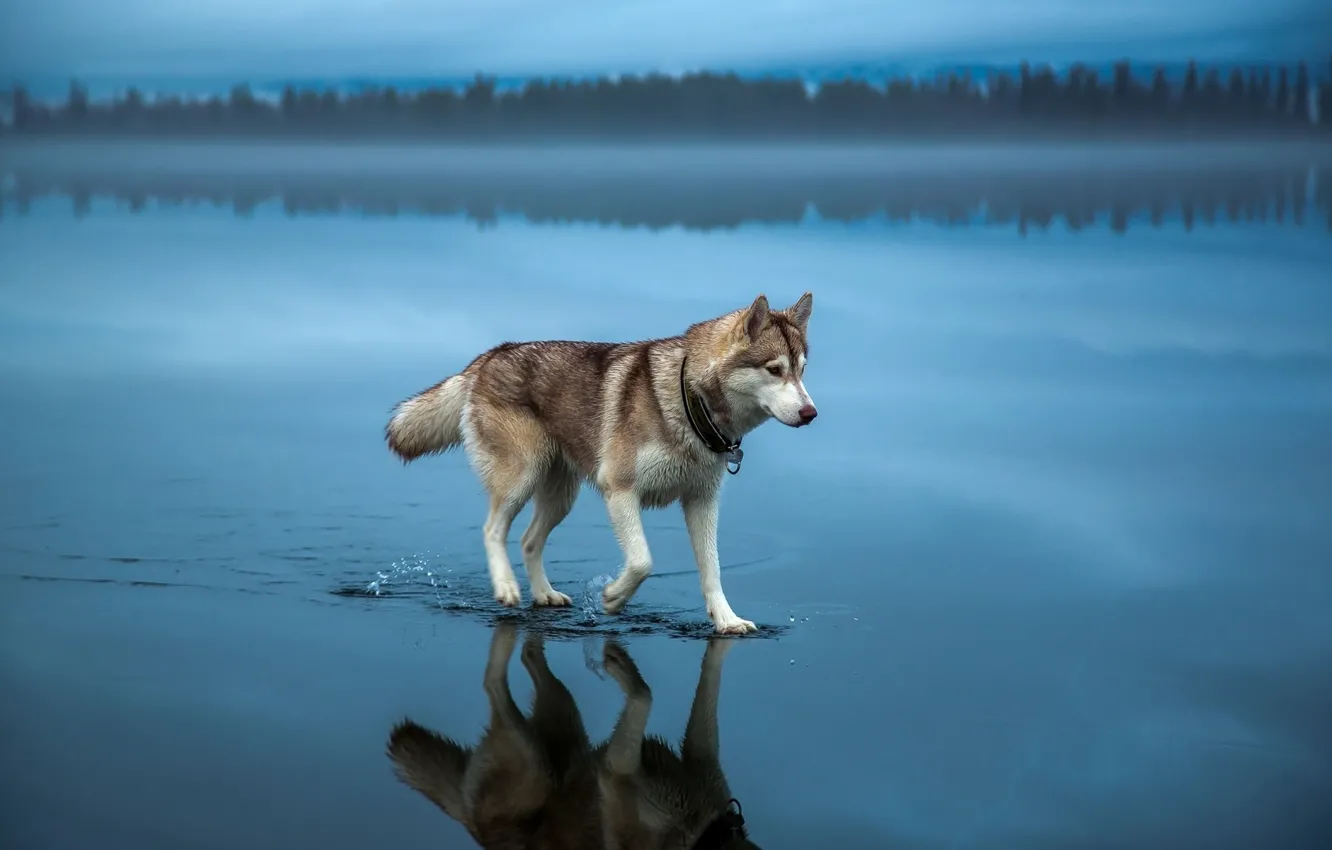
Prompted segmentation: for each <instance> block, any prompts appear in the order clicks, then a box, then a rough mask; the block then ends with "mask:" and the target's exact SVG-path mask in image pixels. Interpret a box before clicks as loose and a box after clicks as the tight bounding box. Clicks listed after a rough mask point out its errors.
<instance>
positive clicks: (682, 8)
mask: <svg viewBox="0 0 1332 850" xmlns="http://www.w3.org/2000/svg"><path fill="white" fill-rule="evenodd" d="M0 16H2V17H0V57H3V58H0V73H4V74H6V75H8V76H9V77H11V78H18V79H23V78H26V77H29V76H52V75H55V76H60V77H65V76H71V75H73V76H82V77H89V76H93V77H95V76H99V75H112V76H122V77H123V76H134V75H141V76H154V77H157V76H162V75H173V74H179V75H203V74H231V75H236V74H241V75H243V76H246V77H247V78H253V77H255V76H273V75H287V76H293V77H296V76H318V75H338V76H348V75H368V76H373V75H403V74H471V73H473V72H475V71H478V70H481V71H485V72H487V73H495V74H500V75H505V74H510V75H512V74H522V75H527V74H566V73H567V74H582V73H604V72H638V71H647V70H661V71H667V72H680V71H686V70H692V69H697V68H701V67H707V68H734V69H738V70H746V69H759V70H765V69H780V68H786V67H799V66H801V65H805V64H810V63H823V64H827V63H838V62H866V61H879V62H894V61H907V62H910V61H935V62H941V63H949V62H991V61H992V62H1010V61H1015V60H1017V59H1022V58H1029V59H1038V60H1045V61H1053V62H1056V63H1058V62H1067V61H1072V60H1088V61H1108V60H1112V59H1115V58H1118V57H1120V56H1123V55H1130V56H1141V57H1143V58H1144V59H1146V58H1151V59H1169V58H1181V57H1182V56H1192V57H1195V58H1199V59H1204V60H1206V59H1235V58H1239V59H1243V58H1262V59H1270V58H1276V59H1290V58H1296V57H1298V56H1304V57H1307V58H1309V59H1311V60H1314V61H1315V62H1317V63H1318V64H1319V66H1320V67H1322V66H1325V63H1326V57H1327V55H1328V52H1329V50H1328V40H1327V39H1326V38H1325V37H1323V38H1321V39H1320V38H1319V37H1318V35H1317V34H1319V33H1322V34H1325V33H1328V32H1332V4H1327V3H1323V2H1318V0H1173V2H1165V0H1116V2H1102V3H1090V2H1087V0H1012V1H1011V2H1000V0H912V1H911V2H906V0H725V2H724V1H723V0H670V2H664V0H563V2H560V0H41V2H31V3H26V2H23V0H0ZM1324 25H1326V26H1324Z"/></svg>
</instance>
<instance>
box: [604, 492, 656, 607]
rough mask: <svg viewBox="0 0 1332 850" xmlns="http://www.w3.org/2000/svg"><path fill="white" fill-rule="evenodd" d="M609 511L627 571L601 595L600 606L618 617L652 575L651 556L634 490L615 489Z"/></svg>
mask: <svg viewBox="0 0 1332 850" xmlns="http://www.w3.org/2000/svg"><path fill="white" fill-rule="evenodd" d="M606 511H607V513H609V514H610V522H611V528H613V529H614V530H615V537H616V539H617V540H619V541H620V550H621V551H622V552H623V553H624V569H623V570H621V571H620V575H619V577H618V578H616V579H615V581H613V582H611V583H610V584H608V585H606V589H605V590H604V591H602V593H601V607H602V609H604V610H605V612H606V613H607V614H618V613H620V611H621V610H623V608H624V606H625V604H626V603H628V602H629V600H630V599H631V598H633V595H634V594H635V593H637V592H638V587H639V585H641V584H642V583H643V582H644V581H646V580H647V577H648V576H649V575H650V574H651V573H652V553H651V552H650V551H648V544H647V535H646V534H644V533H643V509H642V505H641V504H640V503H639V500H638V494H637V493H635V492H634V491H633V490H613V491H611V492H610V493H608V494H607V495H606Z"/></svg>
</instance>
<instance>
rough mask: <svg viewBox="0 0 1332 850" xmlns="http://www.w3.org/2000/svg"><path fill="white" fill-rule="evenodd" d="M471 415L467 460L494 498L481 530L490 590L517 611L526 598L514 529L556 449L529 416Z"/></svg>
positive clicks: (499, 411)
mask: <svg viewBox="0 0 1332 850" xmlns="http://www.w3.org/2000/svg"><path fill="white" fill-rule="evenodd" d="M469 414H470V415H469V416H468V417H467V421H466V422H465V431H468V432H470V433H467V435H466V436H467V449H468V454H469V455H470V456H471V458H472V464H473V466H474V467H475V468H476V470H477V473H478V474H479V476H480V478H481V480H482V481H483V482H484V483H485V485H486V489H487V490H488V491H489V492H490V514H489V515H488V516H487V517H486V524H485V526H484V528H483V529H482V536H483V539H484V541H485V547H486V565H487V566H488V567H489V569H490V585H491V588H492V590H493V591H494V593H495V601H497V602H499V604H501V605H503V606H505V607H508V608H514V607H517V606H518V605H519V604H520V603H521V602H522V601H523V593H522V590H521V589H519V587H518V578H517V576H515V575H514V574H513V564H512V563H510V561H509V552H508V545H509V529H510V528H511V527H512V526H513V518H514V517H516V516H517V515H518V512H519V511H521V510H522V509H523V506H524V505H526V504H527V502H528V500H529V499H531V498H532V492H533V490H535V489H536V486H537V483H538V482H539V481H540V480H541V477H542V475H543V473H544V472H545V470H546V468H547V467H548V466H549V464H550V461H551V446H550V442H549V440H548V439H547V438H546V434H545V432H544V431H543V430H542V428H541V425H540V423H538V422H537V421H536V420H535V419H534V418H532V416H531V415H530V414H526V413H524V412H521V411H514V410H511V409H508V408H500V407H489V408H481V409H478V410H476V411H475V413H471V411H469Z"/></svg>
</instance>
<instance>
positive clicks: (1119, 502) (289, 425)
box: [0, 145, 1332, 848]
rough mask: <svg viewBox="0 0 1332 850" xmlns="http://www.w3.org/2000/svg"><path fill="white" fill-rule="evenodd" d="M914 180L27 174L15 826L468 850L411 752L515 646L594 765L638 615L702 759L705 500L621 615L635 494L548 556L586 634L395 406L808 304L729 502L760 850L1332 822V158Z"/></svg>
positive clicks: (664, 525) (10, 532)
mask: <svg viewBox="0 0 1332 850" xmlns="http://www.w3.org/2000/svg"><path fill="white" fill-rule="evenodd" d="M890 154H891V155H889V154H884V153H883V152H879V153H876V152H875V151H874V150H872V149H864V150H859V151H853V152H850V153H848V152H845V151H844V152H842V155H836V156H834V155H832V154H830V153H829V152H828V151H800V150H784V151H777V152H776V153H774V152H772V151H768V152H765V153H763V154H762V155H754V156H746V155H744V154H743V152H741V153H737V152H735V151H731V152H716V151H708V150H689V151H686V152H684V153H679V152H676V153H673V154H671V153H667V154H662V153H661V152H652V151H647V152H644V151H641V150H639V151H637V152H635V151H628V152H625V151H619V152H599V153H595V154H588V153H587V152H580V151H576V150H575V151H547V152H536V153H533V152H525V153H522V154H521V155H520V154H518V153H514V152H511V151H510V152H507V153H506V152H503V151H501V152H500V153H491V154H484V155H483V154H478V153H476V152H465V151H464V152H457V151H453V152H449V151H445V152H440V151H431V150H428V149H361V150H347V149H339V148H324V149H319V150H312V149H300V148H291V147H278V148H248V149H245V150H235V149H223V148H216V147H189V146H185V147H176V148H163V149H154V150H152V151H145V150H144V149H142V148H135V147H133V146H124V145H121V146H116V147H108V148H106V149H103V150H102V151H99V152H98V154H97V155H96V156H89V155H88V153H87V152H86V150H84V151H80V150H78V149H71V148H61V147H58V146H53V147H50V148H44V149H41V150H36V151H34V150H31V149H16V148H0V171H4V205H3V219H0V256H3V257H4V258H5V259H4V261H3V266H2V268H3V286H0V416H3V421H4V423H5V429H4V433H5V435H6V439H5V440H4V441H3V443H2V444H0V475H3V481H4V487H3V494H2V495H0V499H3V507H4V513H3V516H4V524H3V531H2V532H0V544H2V546H3V552H4V558H3V566H2V567H0V573H2V575H0V582H2V583H0V599H3V602H2V603H0V605H2V606H3V607H2V609H0V610H2V611H3V618H2V619H0V625H2V628H3V637H4V640H3V643H0V675H3V683H2V684H3V688H4V692H5V694H6V699H5V700H4V702H3V704H2V706H0V724H2V728H4V729H5V731H6V741H5V745H4V747H3V752H4V754H5V755H4V771H3V776H2V777H0V781H2V782H3V788H0V793H2V794H3V796H4V799H5V800H6V801H7V805H6V810H7V814H6V817H5V827H4V830H5V835H6V839H7V840H6V841H5V844H6V846H9V847H22V848H37V847H51V848H68V847H80V846H100V847H119V846H135V847H173V848H174V847H185V846H189V847H218V848H224V847H226V848H230V847H237V846H245V847H256V848H258V847H275V848H276V847H290V846H321V847H326V848H342V847H346V848H351V847H365V846H392V847H397V848H413V847H422V848H425V847H432V848H437V847H454V846H457V847H462V846H470V844H469V839H468V838H467V835H466V832H465V831H464V830H463V829H462V827H460V826H459V825H458V824H457V823H455V822H454V821H453V820H452V819H450V818H449V817H448V816H446V815H445V814H444V813H443V812H442V811H440V810H439V809H438V808H436V807H435V806H433V805H431V804H430V803H429V802H428V801H427V800H426V799H424V798H423V797H422V796H421V795H419V794H417V793H416V792H414V791H412V790H411V789H409V788H408V787H406V786H405V785H403V784H402V783H400V782H398V781H397V780H396V779H395V778H394V775H393V772H392V765H391V763H390V761H389V759H388V757H386V755H385V748H386V742H387V741H388V738H389V735H390V732H391V730H392V729H393V728H394V724H395V723H397V722H398V721H400V720H402V719H403V718H404V717H410V718H411V719H412V720H413V721H415V722H417V723H420V724H421V725H422V726H424V727H426V728H428V729H433V730H437V731H438V732H440V733H441V734H443V735H447V736H450V737H452V738H454V739H456V740H458V741H460V742H462V743H464V744H469V745H470V744H474V743H475V742H476V740H477V739H478V738H479V736H480V735H481V732H482V729H483V727H484V725H485V722H486V720H487V718H488V716H489V713H488V709H487V701H486V694H485V692H484V691H483V689H482V679H483V671H484V669H485V667H486V664H487V659H488V657H489V655H490V653H491V650H492V641H494V640H497V639H499V638H502V637H503V636H504V634H505V633H506V632H505V630H508V629H510V628H513V627H516V628H517V629H518V631H519V633H520V637H519V638H518V640H519V641H521V640H524V639H525V638H523V637H521V635H526V634H538V635H543V636H545V646H544V655H545V657H546V658H547V659H548V660H549V664H550V668H551V670H552V671H553V672H554V674H555V675H556V676H558V677H559V678H560V679H561V680H562V681H563V682H564V684H565V685H566V686H567V687H568V689H569V691H570V693H571V694H572V696H573V698H574V699H575V701H576V702H577V704H578V706H579V709H580V710H581V712H582V717H583V720H584V722H585V723H586V726H587V731H588V733H589V735H591V737H592V738H593V739H594V740H600V739H601V738H604V737H605V736H606V735H608V734H609V733H610V730H611V727H612V725H613V724H614V722H615V719H616V717H617V715H618V713H619V712H620V709H621V707H622V706H623V704H624V697H623V696H622V695H621V692H620V689H619V686H617V684H616V681H613V676H611V675H609V674H610V673H611V672H612V671H614V670H623V661H622V659H620V658H619V656H615V655H614V652H613V651H612V652H610V653H609V654H608V653H607V650H605V646H606V645H607V642H612V643H611V644H610V645H611V646H620V647H623V648H624V650H625V651H626V652H627V654H628V656H630V657H631V658H632V661H633V663H634V664H636V665H637V668H638V669H639V670H640V671H641V674H642V677H643V679H644V680H645V681H646V683H647V684H648V685H650V687H651V689H652V693H653V695H654V697H655V702H654V704H653V707H652V711H651V714H650V716H649V719H648V727H647V728H648V731H649V732H652V733H656V734H661V735H664V736H666V737H667V738H668V739H670V740H678V739H679V737H680V735H681V734H682V733H683V731H684V729H685V725H686V718H687V717H688V715H689V711H690V704H691V700H692V699H693V695H694V689H695V685H696V684H697V682H698V681H699V675H700V664H701V663H702V661H703V658H704V652H705V646H706V645H707V644H706V641H705V640H704V639H703V638H705V637H706V635H707V630H708V625H707V622H706V618H705V615H704V613H703V611H702V604H701V598H700V595H699V591H698V581H697V573H696V571H695V570H694V567H693V563H692V556H691V554H690V550H689V545H688V539H687V536H686V535H685V532H684V528H683V522H682V520H681V519H680V517H679V513H678V511H677V510H674V509H672V510H667V511H662V512H653V513H650V514H648V515H647V517H646V519H645V522H646V525H647V533H648V537H649V541H650V543H651V545H652V547H653V553H654V555H655V558H656V563H657V571H656V574H655V575H654V577H653V578H652V579H650V580H649V581H648V582H647V583H646V584H645V585H644V587H643V589H642V591H641V592H640V594H639V595H638V597H636V599H635V601H634V602H633V603H632V604H631V605H630V607H629V608H628V609H627V610H626V612H625V614H624V615H623V616H621V617H606V616H605V615H603V614H599V613H597V612H596V611H595V610H591V609H592V606H590V605H589V604H588V599H589V598H594V597H595V593H596V591H597V588H598V587H599V584H598V583H599V582H600V583H604V581H605V577H606V576H607V575H608V574H610V573H613V572H614V571H615V570H617V569H618V567H619V564H620V558H619V552H618V549H617V547H616V545H615V542H614V539H613V537H612V535H611V532H610V529H609V527H608V524H607V521H606V519H605V515H604V509H603V508H602V506H601V504H600V501H599V499H598V498H597V497H596V496H595V495H594V494H591V493H584V494H583V495H582V496H581V497H580V499H579V502H578V504H577V505H576V507H575V509H574V512H573V514H572V515H571V516H570V517H569V519H568V520H566V521H565V523H564V524H563V525H561V526H560V527H559V528H558V529H557V530H556V531H555V533H554V534H553V535H552V537H551V541H550V544H549V546H548V548H547V551H546V557H547V569H548V571H549V573H550V575H551V578H552V580H553V582H554V584H555V586H556V588H558V589H561V590H563V591H565V592H566V593H569V595H570V596H572V597H573V598H574V599H575V606H574V608H573V609H572V610H567V611H560V612H552V611H543V612H536V613H533V612H518V613H511V612H510V613H502V612H500V611H499V610H498V609H497V608H496V606H495V605H494V604H493V603H492V602H491V601H490V599H489V590H488V585H487V582H486V578H485V566H484V558H483V555H482V551H481V540H480V525H481V522H482V521H483V519H484V513H485V504H484V498H483V496H482V494H481V491H480V487H479V485H478V484H477V482H476V480H475V478H474V477H473V476H472V474H471V472H470V471H469V470H468V468H467V465H466V462H465V460H464V459H463V458H462V457H460V456H457V455H452V456H447V457H442V458H434V459H429V460H426V461H422V462H419V463H417V464H413V465H412V466H410V467H407V468H403V467H402V466H401V465H400V464H399V463H397V462H396V461H395V460H393V459H392V458H391V457H390V456H389V454H388V452H387V450H386V449H385V448H384V446H383V443H382V428H383V425H384V422H385V419H386V417H387V413H388V410H389V408H390V407H391V406H392V405H393V404H394V403H395V402H396V401H398V400H399V399H400V398H402V397H405V396H407V395H409V394H411V393H413V392H415V391H417V390H419V389H421V388H423V387H425V386H428V385H429V384H431V383H433V382H435V381H436V380H438V379H439V378H440V377H443V376H444V375H446V374H449V373H451V372H453V371H455V370H456V369H457V368H458V367H459V366H460V365H461V364H462V363H464V362H465V361H466V360H467V359H469V358H470V357H471V356H473V355H474V354H476V353H477V352H479V351H481V350H483V349H484V348H486V347H488V346H490V345H492V344H494V343H496V342H499V341H501V340H504V339H529V338H541V337H572V338H587V339H633V338H639V337H650V336H658V335H663V334H670V333H674V332H677V331H678V330H681V329H683V328H684V327H685V326H686V325H687V324H688V323H690V322H692V321H695V320H697V319H700V318H705V317H708V316H712V315H716V314H718V313H721V312H723V311H725V310H729V309H732V308H734V307H736V306H740V305H742V304H744V303H747V302H748V301H749V300H751V299H752V298H753V297H754V295H756V294H757V293H758V292H759V291H763V292H766V293H767V294H768V296H769V297H770V298H771V299H772V300H773V301H774V302H775V303H777V304H780V305H784V304H785V303H788V302H790V301H794V300H795V298H796V297H797V296H798V295H799V294H800V293H801V292H802V291H804V290H805V289H806V288H808V289H811V290H813V291H814V293H815V306H814V316H813V319H812V321H811V355H810V366H809V371H808V373H807V379H806V383H807V385H808V386H809V389H810V391H811V392H812V394H813V396H814V398H815V399H816V401H817V402H818V404H819V409H820V416H819V419H818V421H817V422H816V423H815V424H814V425H813V426H811V427H810V428H807V429H802V430H800V431H798V432H796V431H791V430H788V429H783V428H781V427H780V426H777V425H775V424H773V425H768V426H765V427H764V428H762V429H760V430H759V431H757V432H755V433H754V434H753V435H751V436H750V437H749V438H747V439H746V442H745V450H746V462H745V467H744V470H743V472H742V473H741V474H740V475H737V476H735V477H733V478H728V480H727V482H726V485H725V495H724V501H723V508H722V526H721V556H722V562H723V565H724V569H723V582H724V585H725V588H726V591H727V595H728V597H729V598H730V600H731V602H732V605H733V606H734V608H735V609H736V612H737V613H738V614H740V615H741V616H743V617H747V618H749V619H752V620H755V621H756V622H758V623H759V624H760V625H761V626H762V627H763V635H762V636H761V637H760V638H759V639H747V640H743V641H739V642H737V644H736V645H735V646H732V647H731V651H730V653H729V656H728V657H727V659H726V662H725V667H724V676H723V679H722V682H723V684H722V687H721V696H720V708H719V714H718V724H719V730H720V738H721V762H722V765H723V768H724V770H725V773H726V776H727V779H728V781H729V785H730V790H731V794H732V795H733V796H734V797H735V798H736V799H738V800H739V801H740V802H741V803H742V804H743V811H744V816H745V819H746V825H747V827H748V829H749V831H750V837H751V838H752V840H754V841H755V842H756V843H757V844H758V845H759V846H761V847H764V848H787V847H789V848H795V847H813V846H843V847H876V846H889V845H891V846H912V847H916V846H919V847H956V848H982V847H984V848H988V847H1014V846H1021V847H1060V848H1073V847H1111V846H1143V847H1146V846H1171V847H1194V846H1196V847H1209V848H1222V847H1254V846H1272V847H1276V846H1281V847H1301V846H1309V847H1313V846H1319V845H1320V844H1321V841H1322V840H1324V839H1326V838H1328V837H1329V835H1332V833H1329V832H1328V825H1329V822H1328V816H1327V814H1326V810H1325V807H1323V806H1322V801H1325V800H1326V799H1327V798H1328V792H1329V791H1332V768H1330V767H1329V762H1328V758H1327V757H1328V753H1330V752H1332V727H1330V726H1329V725H1328V723H1327V718H1328V717H1329V716H1332V682H1329V678H1328V671H1329V670H1330V669H1332V619H1330V618H1329V617H1328V613H1327V612H1328V611H1329V610H1332V572H1330V571H1329V568H1328V564H1329V563H1332V526H1329V524H1328V522H1327V517H1328V516H1332V474H1329V472H1328V470H1329V469H1332V289H1330V288H1329V286H1328V275H1327V270H1328V269H1329V268H1332V233H1330V231H1329V226H1330V224H1329V223H1330V222H1332V219H1330V218H1329V211H1330V210H1332V190H1330V186H1332V184H1330V183H1329V180H1332V161H1329V158H1328V157H1327V156H1326V155H1325V154H1324V153H1318V152H1316V151H1309V150H1299V151H1294V150H1292V149H1286V150H1283V151H1275V152H1274V151H1263V150H1255V149H1252V148H1249V149H1244V148H1235V147H1233V146H1232V147H1229V148H1220V147H1217V148H1211V149H1208V150H1184V151H1183V152H1172V151H1171V150H1165V149H1162V150H1151V149H1134V150H1123V149H1094V148H1073V149H1059V150H1045V151H1036V152H1033V151H1030V150H1027V151H1024V150H1022V149H1015V148H1007V149H1003V150H996V149H978V150H973V151H948V150H944V151H935V152H929V151H921V150H903V151H897V152H896V153H892V152H890ZM543 155H544V156H546V157H547V158H546V159H542V158H541V156H543ZM561 157H562V159H561ZM671 157H674V159H672V158H671ZM747 162H748V163H750V165H748V166H746V164H745V163H747ZM525 513H526V512H525ZM524 523H525V516H523V517H520V518H519V520H518V523H517V527H518V528H521V527H522V526H523V524H524ZM516 538H517V532H515V534H514V540H513V541H511V546H510V549H511V552H512V555H513V557H514V558H515V561H517V558H518V551H517V543H516ZM520 575H521V570H520ZM525 592H526V590H525ZM496 629H499V631H496ZM527 657H528V656H526V655H525V656H524V659H525V663H526V659H527ZM509 680H510V682H511V687H512V689H513V692H514V695H515V698H516V699H517V701H518V702H519V704H520V705H524V706H525V705H526V704H527V702H528V700H529V698H530V695H531V694H532V684H531V680H530V679H529V677H528V675H527V674H526V673H525V672H524V671H523V669H522V668H521V667H520V666H519V665H517V664H514V665H512V666H511V668H510V673H509Z"/></svg>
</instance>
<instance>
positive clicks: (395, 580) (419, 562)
mask: <svg viewBox="0 0 1332 850" xmlns="http://www.w3.org/2000/svg"><path fill="white" fill-rule="evenodd" d="M430 561H431V554H430V553H429V552H426V553H425V554H423V555H411V556H409V557H406V558H402V559H401V560H397V561H394V562H393V563H391V564H389V567H388V569H387V570H377V571H376V572H375V577H374V578H373V579H372V580H371V581H370V582H369V583H368V584H367V585H366V586H365V595H367V596H386V595H391V594H394V593H400V592H402V591H404V590H408V589H413V588H414V589H421V588H424V587H429V588H430V591H429V592H431V593H433V594H434V597H435V603H436V604H437V605H438V606H439V607H441V608H443V607H444V597H443V593H444V592H446V591H447V590H448V589H449V579H448V575H447V574H448V573H451V572H453V570H452V569H451V568H448V567H446V568H444V570H443V571H442V572H441V571H440V570H439V568H438V567H436V566H432V565H431V563H430Z"/></svg>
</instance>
